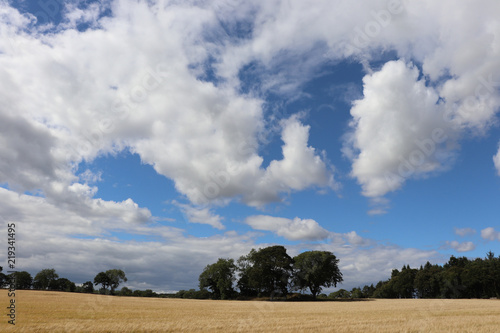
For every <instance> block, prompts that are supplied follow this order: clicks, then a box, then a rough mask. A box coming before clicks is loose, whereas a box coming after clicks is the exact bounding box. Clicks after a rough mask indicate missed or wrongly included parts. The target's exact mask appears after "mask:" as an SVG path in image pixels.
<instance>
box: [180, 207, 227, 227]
mask: <svg viewBox="0 0 500 333" xmlns="http://www.w3.org/2000/svg"><path fill="white" fill-rule="evenodd" d="M172 203H173V204H174V205H176V206H178V207H179V208H180V209H181V210H182V212H183V213H184V214H185V216H186V219H187V221H188V222H190V223H201V224H208V225H211V226H212V227H214V228H216V229H219V230H222V229H225V227H224V225H223V224H222V219H223V218H222V217H220V216H219V215H216V214H214V213H212V212H211V211H210V209H209V208H208V207H195V206H190V205H186V204H181V203H178V202H176V201H173V202H172Z"/></svg>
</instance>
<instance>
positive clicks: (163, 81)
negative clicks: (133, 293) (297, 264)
mask: <svg viewBox="0 0 500 333" xmlns="http://www.w3.org/2000/svg"><path fill="white" fill-rule="evenodd" d="M499 16H500V2H498V1H493V0H491V1H488V0H480V1H474V2H472V1H465V0H458V1H457V0H442V1H432V0H421V1H405V0H401V1H400V0H390V1H385V0H356V1H353V0H349V1H347V0H346V1H341V0H335V1H331V0H316V1H308V2H305V1H299V0H270V1H245V0H213V1H195V0H192V1H190V0H186V1H175V0H171V1H169V0H149V1H143V0H137V1H126V0H106V1H77V0H75V1H62V0H37V1H28V0H24V1H6V0H0V220H1V221H2V224H3V225H4V231H5V235H4V236H5V237H0V243H1V244H3V245H2V247H3V248H6V246H7V244H6V242H7V240H6V239H7V224H8V223H15V224H16V259H17V261H16V263H17V265H16V270H25V271H28V272H30V273H31V274H32V275H35V274H36V273H37V272H38V271H40V270H41V269H44V268H55V269H56V272H57V273H58V274H59V276H61V277H66V278H69V279H70V280H72V281H74V282H76V283H83V282H85V281H88V280H90V281H93V278H94V276H95V275H96V274H97V273H98V272H100V271H105V270H107V269H112V268H119V269H122V270H124V271H125V273H126V275H127V278H128V281H127V282H126V283H125V284H123V286H127V287H129V288H132V289H141V290H144V289H153V290H154V291H157V292H175V291H178V290H181V289H191V288H197V287H198V276H199V274H200V273H201V272H202V270H203V268H204V267H205V266H206V265H208V264H211V263H214V262H215V261H216V260H217V258H233V259H237V258H239V257H240V256H242V255H245V254H247V253H248V252H249V251H250V250H251V249H252V248H255V249H258V248H264V247H266V246H271V245H278V244H279V245H284V246H286V248H287V251H288V253H289V254H290V255H291V256H295V255H297V254H299V253H301V252H303V251H308V250H321V251H331V252H333V253H334V254H335V255H336V256H337V258H338V259H339V260H340V262H339V267H340V270H341V272H342V273H343V276H344V282H343V283H342V284H340V285H338V286H337V288H345V289H351V288H353V287H358V286H363V285H364V284H370V283H377V282H378V281H379V280H385V279H388V278H389V277H390V273H391V270H392V269H394V268H401V267H402V266H403V265H407V264H409V265H410V266H412V267H419V266H420V265H423V264H425V263H426V262H427V261H430V262H431V263H437V264H443V263H445V262H447V261H448V259H449V257H450V256H451V255H454V256H466V257H469V258H476V257H485V255H486V253H487V252H488V251H489V250H491V251H493V252H495V253H497V255H498V254H500V223H499V216H500V205H499V202H500V150H499V142H500V131H499V127H498V116H497V114H498V113H499V111H500V21H499V20H498V17H499ZM0 260H1V262H3V263H4V264H2V266H4V267H6V266H7V253H6V252H5V251H4V252H1V253H0ZM331 290H334V289H331Z"/></svg>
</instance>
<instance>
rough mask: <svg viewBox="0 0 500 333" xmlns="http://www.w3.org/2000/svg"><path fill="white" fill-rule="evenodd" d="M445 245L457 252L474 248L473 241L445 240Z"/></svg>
mask: <svg viewBox="0 0 500 333" xmlns="http://www.w3.org/2000/svg"><path fill="white" fill-rule="evenodd" d="M446 247H447V248H451V249H453V250H455V251H457V252H469V251H472V250H474V249H475V248H476V245H475V244H474V243H473V242H458V241H451V242H450V241H447V242H446Z"/></svg>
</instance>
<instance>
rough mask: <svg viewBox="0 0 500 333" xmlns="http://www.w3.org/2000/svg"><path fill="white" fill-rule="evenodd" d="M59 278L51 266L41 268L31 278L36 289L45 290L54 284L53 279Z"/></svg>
mask: <svg viewBox="0 0 500 333" xmlns="http://www.w3.org/2000/svg"><path fill="white" fill-rule="evenodd" d="M58 278H59V275H57V273H56V270H55V269H53V268H50V269H49V268H47V269H42V270H41V271H40V272H38V274H37V275H35V278H34V279H33V287H34V288H35V289H38V290H47V289H50V287H51V286H54V281H55V280H57V279H58Z"/></svg>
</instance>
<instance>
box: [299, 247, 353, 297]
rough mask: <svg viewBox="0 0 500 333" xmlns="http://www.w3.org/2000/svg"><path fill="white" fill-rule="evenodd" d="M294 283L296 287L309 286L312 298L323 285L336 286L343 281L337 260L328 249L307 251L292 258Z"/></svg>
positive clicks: (303, 287) (304, 287)
mask: <svg viewBox="0 0 500 333" xmlns="http://www.w3.org/2000/svg"><path fill="white" fill-rule="evenodd" d="M293 261H294V264H293V268H294V285H295V286H296V287H297V288H298V289H302V290H303V289H306V288H309V290H310V291H311V294H312V295H313V298H316V295H317V294H318V293H320V292H321V290H322V288H323V287H331V286H334V287H336V286H337V283H340V282H342V281H343V278H342V273H341V272H340V270H339V267H338V263H339V260H338V259H337V258H336V257H335V255H334V254H333V253H331V252H328V251H307V252H303V253H301V254H299V255H298V256H296V257H295V258H293Z"/></svg>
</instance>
